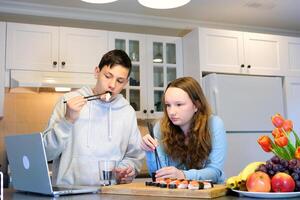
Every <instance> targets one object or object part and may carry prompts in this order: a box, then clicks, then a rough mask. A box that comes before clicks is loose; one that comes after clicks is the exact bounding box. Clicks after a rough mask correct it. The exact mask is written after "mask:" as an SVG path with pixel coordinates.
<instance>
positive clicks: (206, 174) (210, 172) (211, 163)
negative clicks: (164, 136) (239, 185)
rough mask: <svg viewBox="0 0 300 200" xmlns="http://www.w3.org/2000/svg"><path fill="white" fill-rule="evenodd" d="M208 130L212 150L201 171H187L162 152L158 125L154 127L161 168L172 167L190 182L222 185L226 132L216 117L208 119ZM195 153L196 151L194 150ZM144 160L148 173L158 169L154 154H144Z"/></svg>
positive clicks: (221, 122)
mask: <svg viewBox="0 0 300 200" xmlns="http://www.w3.org/2000/svg"><path fill="white" fill-rule="evenodd" d="M209 130H210V134H211V141H212V149H211V152H210V154H209V157H208V159H207V160H206V162H205V164H204V167H203V168H202V169H188V168H187V167H186V166H184V165H182V164H180V163H178V162H176V161H174V160H172V158H171V157H169V156H168V155H167V154H166V152H165V151H164V148H163V145H162V143H161V133H160V123H159V122H158V123H156V125H155V126H154V130H153V132H154V137H155V138H156V139H157V140H158V141H159V143H160V145H159V146H158V147H157V152H158V157H159V159H160V162H161V167H167V166H174V167H176V168H177V169H180V170H182V171H183V173H184V174H185V177H186V179H190V180H212V181H213V182H215V183H223V182H224V180H225V174H224V169H223V168H224V162H225V157H226V151H227V140H226V132H225V128H224V124H223V121H222V120H221V119H220V118H219V117H218V116H214V115H213V116H211V117H210V118H209ZM195 151H196V149H195ZM146 160H147V166H148V170H149V173H150V174H151V173H152V172H155V171H156V170H158V169H159V166H157V164H156V161H155V154H154V152H150V151H149V152H147V153H146Z"/></svg>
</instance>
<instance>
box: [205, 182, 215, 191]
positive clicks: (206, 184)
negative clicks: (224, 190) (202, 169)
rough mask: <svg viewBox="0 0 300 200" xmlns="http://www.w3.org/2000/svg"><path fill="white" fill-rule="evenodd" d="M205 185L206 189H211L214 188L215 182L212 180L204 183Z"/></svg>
mask: <svg viewBox="0 0 300 200" xmlns="http://www.w3.org/2000/svg"><path fill="white" fill-rule="evenodd" d="M203 183H204V189H209V188H213V187H214V185H213V182H212V181H210V180H205V181H203Z"/></svg>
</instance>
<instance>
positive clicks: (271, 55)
mask: <svg viewBox="0 0 300 200" xmlns="http://www.w3.org/2000/svg"><path fill="white" fill-rule="evenodd" d="M283 41H284V39H283V37H281V36H275V35H269V34H258V33H248V32H240V31H228V30H221V29H208V28H197V29H195V30H193V31H192V32H190V33H189V34H187V35H186V36H184V38H183V52H184V69H185V70H184V71H185V74H186V75H193V76H195V75H194V74H198V75H199V76H201V73H200V72H219V73H235V74H256V75H282V72H283V65H284V59H283V57H284V55H283V54H284V51H283V48H282V43H283ZM197 68H198V69H197ZM198 79H199V77H198Z"/></svg>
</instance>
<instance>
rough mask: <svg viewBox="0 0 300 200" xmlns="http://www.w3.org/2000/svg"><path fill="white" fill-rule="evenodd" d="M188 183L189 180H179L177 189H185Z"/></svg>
mask: <svg viewBox="0 0 300 200" xmlns="http://www.w3.org/2000/svg"><path fill="white" fill-rule="evenodd" d="M188 185H189V182H188V181H187V180H182V181H180V182H179V184H178V186H177V188H178V189H187V188H188Z"/></svg>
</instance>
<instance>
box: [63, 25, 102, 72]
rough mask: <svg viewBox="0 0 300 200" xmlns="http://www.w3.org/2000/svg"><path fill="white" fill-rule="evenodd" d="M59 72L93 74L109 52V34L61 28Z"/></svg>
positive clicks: (98, 31) (90, 30) (99, 31)
mask: <svg viewBox="0 0 300 200" xmlns="http://www.w3.org/2000/svg"><path fill="white" fill-rule="evenodd" d="M59 50H60V56H59V63H58V64H59V71H67V72H86V73H93V72H94V69H95V67H96V66H98V64H99V62H100V60H101V58H102V56H103V55H104V54H105V53H106V52H107V50H108V32H107V31H101V30H92V29H79V28H67V27H60V49H59Z"/></svg>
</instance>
